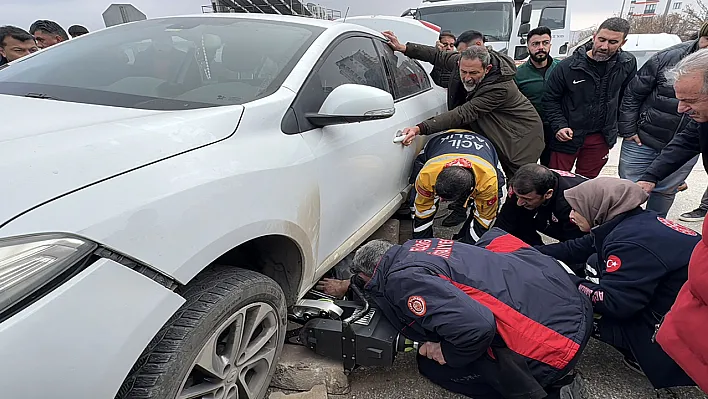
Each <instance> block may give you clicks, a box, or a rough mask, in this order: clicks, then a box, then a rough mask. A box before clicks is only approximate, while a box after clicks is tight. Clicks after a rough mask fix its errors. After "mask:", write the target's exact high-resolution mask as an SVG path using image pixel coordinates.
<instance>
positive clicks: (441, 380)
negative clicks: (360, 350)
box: [417, 348, 546, 399]
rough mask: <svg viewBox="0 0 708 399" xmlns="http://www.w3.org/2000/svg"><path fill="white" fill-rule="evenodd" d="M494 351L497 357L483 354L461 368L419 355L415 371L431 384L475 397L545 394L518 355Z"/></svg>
mask: <svg viewBox="0 0 708 399" xmlns="http://www.w3.org/2000/svg"><path fill="white" fill-rule="evenodd" d="M503 352H505V353H503ZM495 353H496V355H497V356H495V357H496V358H497V359H492V358H491V357H489V356H488V355H484V356H482V357H481V358H480V359H478V360H476V361H474V362H472V363H471V364H470V365H468V366H467V367H464V368H453V367H450V366H448V365H440V364H439V363H438V362H436V361H434V360H430V359H428V358H427V357H424V356H420V355H418V358H417V360H418V371H419V372H420V374H422V375H423V376H424V377H426V378H427V379H429V380H430V381H431V382H432V383H434V384H436V385H439V386H441V387H443V388H445V389H447V390H448V391H450V392H454V393H458V394H461V395H465V396H467V397H470V398H474V399H502V398H519V399H521V398H529V399H531V398H533V399H541V398H545V397H546V392H545V391H544V389H543V387H542V386H541V385H540V384H539V383H538V382H537V381H536V379H534V378H533V375H531V372H530V371H529V369H528V366H527V365H526V361H525V360H524V359H523V358H522V357H521V356H519V355H517V354H515V353H513V352H511V351H510V350H509V349H506V348H504V349H502V350H497V351H496V352H495ZM500 356H501V357H500Z"/></svg>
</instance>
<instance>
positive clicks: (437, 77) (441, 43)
mask: <svg viewBox="0 0 708 399" xmlns="http://www.w3.org/2000/svg"><path fill="white" fill-rule="evenodd" d="M456 40H457V38H456V37H455V35H453V34H452V33H451V32H449V31H444V32H442V33H441V34H440V39H438V42H437V43H436V46H437V48H438V49H439V50H440V51H456V50H455V41H456ZM451 73H452V72H449V71H446V70H444V69H443V68H441V67H434V68H433V70H432V72H430V77H431V78H433V82H435V84H436V85H438V86H440V87H442V88H445V89H447V87H448V86H449V84H450V74H451Z"/></svg>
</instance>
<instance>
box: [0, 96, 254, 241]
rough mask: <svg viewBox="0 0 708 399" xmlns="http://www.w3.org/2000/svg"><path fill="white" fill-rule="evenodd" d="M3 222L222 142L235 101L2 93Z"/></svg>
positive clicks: (237, 112) (233, 119)
mask: <svg viewBox="0 0 708 399" xmlns="http://www.w3.org/2000/svg"><path fill="white" fill-rule="evenodd" d="M0 109H2V112H3V122H4V124H3V126H2V127H1V128H0V171H2V173H0V187H1V188H0V191H1V192H2V197H1V198H2V199H0V227H2V226H3V225H4V224H6V223H7V222H9V221H10V220H12V219H13V218H15V217H16V216H18V215H20V214H22V213H23V212H26V211H28V210H30V209H32V208H34V207H37V206H39V205H41V204H43V203H46V202H48V201H51V200H53V199H56V198H58V197H61V196H63V195H65V194H68V193H70V192H72V191H76V190H78V189H81V188H83V187H86V186H89V185H91V184H94V183H96V182H99V181H102V180H105V179H108V178H111V177H113V176H116V175H118V174H121V173H125V172H127V171H130V170H131V169H135V168H139V167H141V166H145V165H147V164H150V163H154V162H157V161H159V160H162V159H165V158H168V157H171V156H174V155H177V154H180V153H183V152H185V151H189V150H192V149H195V148H198V147H202V146H205V145H208V144H210V143H214V142H216V141H219V140H222V139H225V138H227V137H229V136H230V135H231V134H233V133H234V131H235V130H236V126H237V125H238V123H239V121H240V119H241V115H242V114H243V107H242V106H240V105H234V106H225V107H214V108H204V109H197V110H187V111H147V110H138V109H130V108H117V107H105V106H98V105H88V104H78V103H70V102H62V101H54V100H44V99H34V98H25V97H17V96H7V95H0Z"/></svg>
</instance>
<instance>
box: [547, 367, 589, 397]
mask: <svg viewBox="0 0 708 399" xmlns="http://www.w3.org/2000/svg"><path fill="white" fill-rule="evenodd" d="M583 383H584V381H583V379H582V377H581V376H580V374H578V373H577V372H573V373H572V374H570V375H567V376H565V377H563V378H562V379H561V380H560V381H557V382H556V383H555V384H553V385H551V386H550V387H547V388H546V392H547V393H548V396H546V399H585V396H584V395H583Z"/></svg>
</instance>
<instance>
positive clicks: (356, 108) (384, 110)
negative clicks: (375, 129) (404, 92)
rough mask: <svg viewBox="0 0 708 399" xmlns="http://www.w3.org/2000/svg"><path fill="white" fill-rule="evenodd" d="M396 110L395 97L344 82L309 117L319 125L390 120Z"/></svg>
mask: <svg viewBox="0 0 708 399" xmlns="http://www.w3.org/2000/svg"><path fill="white" fill-rule="evenodd" d="M395 113H396V108H395V107H394V105H393V96H391V94H390V93H388V92H386V91H383V90H381V89H377V88H375V87H371V86H364V85H356V84H343V85H341V86H339V87H337V88H336V89H334V90H332V92H331V93H329V95H328V96H327V98H326V99H325V100H324V103H322V107H320V111H319V112H317V113H310V112H308V113H306V114H305V117H306V118H307V120H309V121H310V123H312V124H313V125H315V126H317V127H325V126H330V125H341V124H345V123H356V122H366V121H373V120H377V119H386V118H390V117H392V116H393V115H394V114H395Z"/></svg>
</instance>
